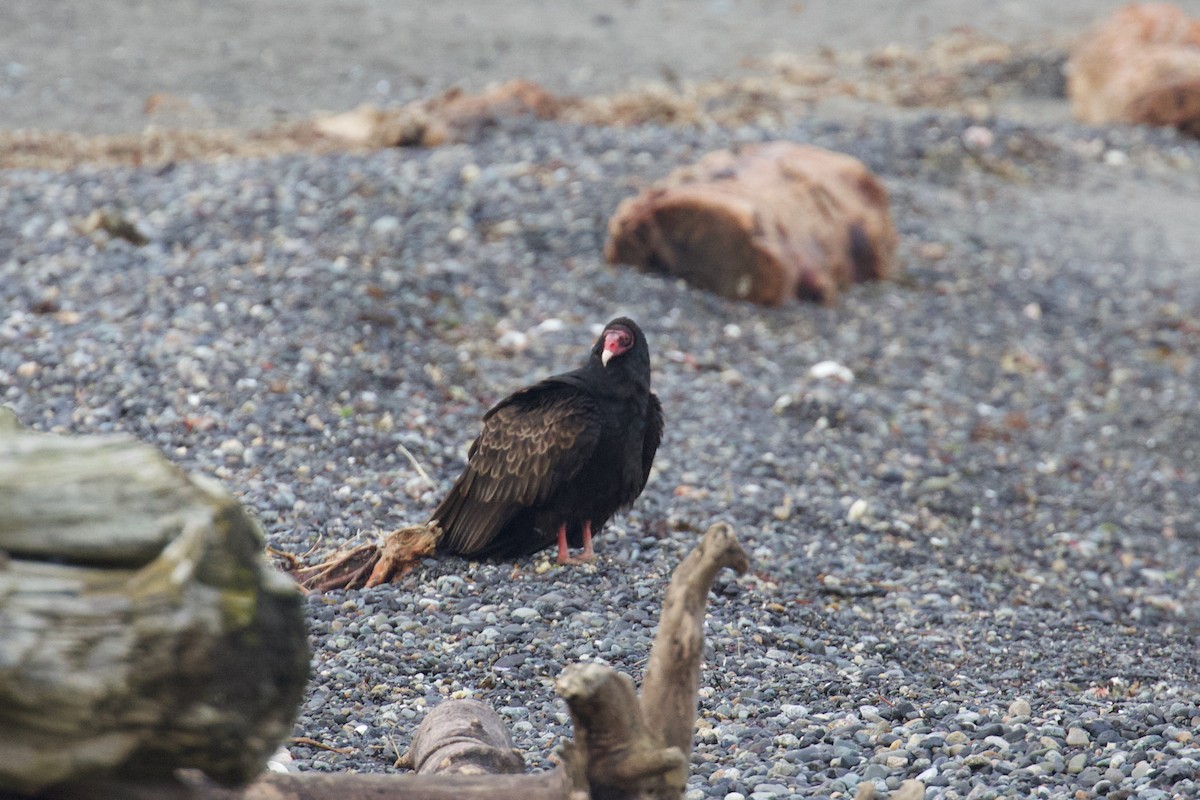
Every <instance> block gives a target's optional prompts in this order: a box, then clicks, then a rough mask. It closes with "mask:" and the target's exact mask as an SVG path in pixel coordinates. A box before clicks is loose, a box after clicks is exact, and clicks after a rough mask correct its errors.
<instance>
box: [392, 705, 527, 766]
mask: <svg viewBox="0 0 1200 800" xmlns="http://www.w3.org/2000/svg"><path fill="white" fill-rule="evenodd" d="M397 766H408V767H409V768H410V769H412V770H414V771H415V772H417V773H418V774H420V775H499V774H508V773H516V772H520V771H521V770H522V769H524V767H525V759H524V758H522V757H521V752H520V751H519V750H517V749H515V748H514V747H513V740H512V735H511V734H509V732H508V728H506V727H504V722H503V721H502V720H501V719H500V715H499V714H497V713H496V712H495V711H493V710H492V709H491V707H490V706H486V705H484V704H483V703H480V702H479V701H478V700H458V701H455V702H453V703H442V704H441V705H438V706H435V707H434V709H433V710H432V711H430V712H429V714H427V715H426V717H425V719H423V720H421V724H420V726H418V728H417V732H416V733H415V734H413V741H412V745H411V746H410V747H409V749H408V752H407V753H406V754H405V755H404V756H403V757H402V758H401V759H400V760H399V761H398V762H397Z"/></svg>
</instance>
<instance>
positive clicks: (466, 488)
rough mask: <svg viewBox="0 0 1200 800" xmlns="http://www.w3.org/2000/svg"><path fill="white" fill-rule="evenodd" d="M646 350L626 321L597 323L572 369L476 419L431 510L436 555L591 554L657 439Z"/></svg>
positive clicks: (637, 489)
mask: <svg viewBox="0 0 1200 800" xmlns="http://www.w3.org/2000/svg"><path fill="white" fill-rule="evenodd" d="M662 431H663V417H662V406H661V405H660V404H659V402H658V398H657V397H656V396H655V395H654V394H653V393H652V392H651V391H650V348H649V346H648V345H647V344H646V337H645V335H644V334H643V333H642V329H641V328H639V327H638V326H637V324H636V323H634V321H633V320H631V319H627V318H625V317H618V318H617V319H614V320H613V321H612V322H610V323H608V325H606V326H605V327H604V332H603V333H601V334H600V338H599V339H597V340H596V343H595V345H593V346H592V350H591V354H590V355H589V356H588V360H587V362H586V363H585V364H584V365H583V366H581V367H580V368H579V369H576V370H572V371H571V372H564V373H563V374H561V375H554V376H552V377H549V378H546V379H545V380H543V381H540V382H538V383H535V384H534V385H532V386H529V387H527V388H525V389H521V390H520V391H518V392H516V393H514V394H511V395H509V396H508V397H506V398H504V399H503V400H501V401H500V402H499V403H497V404H496V405H495V406H494V407H493V408H492V409H491V410H490V411H488V412H487V414H485V415H484V417H483V432H482V433H480V434H479V438H477V439H476V440H475V442H474V443H473V444H472V445H471V449H470V451H469V453H468V455H467V462H468V463H467V468H466V469H465V470H464V471H463V474H462V475H461V476H459V478H458V480H457V481H455V483H454V486H453V487H451V489H450V492H449V494H447V495H446V497H445V499H444V500H442V502H441V504H440V505H439V506H438V507H437V509H436V510H435V511H434V512H433V517H432V520H431V521H432V522H436V523H437V524H438V525H439V526H440V527H441V529H442V538H441V541H440V544H439V549H440V550H442V551H443V552H448V553H457V554H459V555H464V556H473V557H479V558H505V557H510V556H523V555H529V554H531V553H536V552H537V551H539V550H544V549H546V548H547V547H550V546H551V545H553V544H554V543H555V542H556V541H557V543H558V563H560V564H567V563H573V561H574V560H573V559H571V558H569V557H568V552H567V545H568V543H569V544H570V545H571V546H573V547H579V546H580V545H581V544H582V546H583V556H582V559H581V560H585V561H586V560H591V559H593V558H595V554H594V553H593V552H592V534H593V533H594V532H599V531H600V530H601V529H602V528H603V527H604V524H605V523H606V522H608V520H609V517H611V516H612V515H613V514H614V513H615V512H616V511H617V510H618V509H620V508H624V507H626V506H629V505H630V504H631V503H632V502H633V501H634V500H635V499H636V498H637V496H638V495H639V494H641V493H642V489H643V488H644V487H645V486H646V479H647V478H648V477H649V475H650V465H651V464H652V463H653V461H654V453H655V451H656V450H657V449H658V443H659V442H660V441H661V440H662Z"/></svg>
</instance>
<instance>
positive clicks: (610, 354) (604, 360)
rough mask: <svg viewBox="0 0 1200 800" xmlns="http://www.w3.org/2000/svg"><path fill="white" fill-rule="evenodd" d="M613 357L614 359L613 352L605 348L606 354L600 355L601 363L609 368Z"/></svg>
mask: <svg viewBox="0 0 1200 800" xmlns="http://www.w3.org/2000/svg"><path fill="white" fill-rule="evenodd" d="M612 357H613V351H612V350H609V349H608V348H607V347H606V348H604V352H603V353H601V354H600V363H601V364H603V365H604V366H606V367H607V366H608V362H609V359H611V358H612Z"/></svg>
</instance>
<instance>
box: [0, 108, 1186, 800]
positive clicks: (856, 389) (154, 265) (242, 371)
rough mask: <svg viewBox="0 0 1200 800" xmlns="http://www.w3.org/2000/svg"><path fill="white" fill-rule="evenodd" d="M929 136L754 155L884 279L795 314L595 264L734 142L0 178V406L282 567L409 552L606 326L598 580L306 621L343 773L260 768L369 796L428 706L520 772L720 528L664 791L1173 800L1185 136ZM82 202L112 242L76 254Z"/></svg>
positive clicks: (422, 585)
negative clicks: (866, 214)
mask: <svg viewBox="0 0 1200 800" xmlns="http://www.w3.org/2000/svg"><path fill="white" fill-rule="evenodd" d="M971 124H972V123H970V122H968V121H965V120H961V119H957V118H951V117H937V116H915V117H912V118H910V119H907V120H904V121H896V120H888V119H884V118H877V119H870V120H863V121H861V122H859V123H857V124H854V125H846V124H842V123H836V122H822V121H820V120H819V119H814V120H810V121H806V122H803V123H798V124H795V125H793V126H792V127H790V128H788V129H787V130H785V131H783V132H782V135H784V136H786V137H788V138H791V139H795V140H799V141H806V142H812V143H815V144H818V145H821V146H825V147H831V148H836V149H839V150H844V151H846V152H849V153H852V154H854V155H856V156H858V157H860V158H862V159H864V160H865V161H866V162H867V163H868V164H869V165H870V166H871V167H872V168H873V169H874V170H876V171H877V172H878V173H879V174H880V175H881V176H882V177H883V179H884V180H885V181H886V182H887V184H888V186H889V188H890V190H891V192H892V196H893V203H894V214H895V217H896V219H897V222H898V226H899V228H900V230H901V234H902V246H901V248H902V250H901V257H902V264H903V267H904V273H903V276H902V277H901V279H900V280H898V281H896V282H891V283H886V284H880V285H871V286H865V287H860V288H857V289H855V290H854V291H852V292H850V293H849V294H847V295H846V296H845V298H844V302H843V303H842V304H841V305H840V306H839V307H837V308H834V309H827V308H819V307H814V306H808V305H793V306H789V307H785V308H781V309H774V310H764V309H760V308H755V307H751V306H747V305H740V304H736V303H732V302H727V301H724V300H720V299H717V298H714V297H711V296H707V295H704V294H702V293H699V292H697V291H694V290H692V289H689V288H687V287H685V286H683V285H681V284H678V283H675V282H670V281H664V280H661V279H659V278H657V277H653V276H646V275H642V274H639V273H636V272H634V271H632V270H628V269H624V268H614V267H609V266H606V265H604V264H602V263H601V261H600V259H599V256H598V254H599V252H600V249H601V244H602V232H603V230H604V223H605V221H606V218H607V215H608V214H609V213H610V212H611V210H612V209H613V208H614V207H615V205H616V203H617V202H618V201H619V200H620V199H621V198H622V197H624V196H626V195H627V194H629V193H631V192H632V191H634V190H636V189H637V188H639V187H640V186H642V185H643V184H645V183H646V182H647V181H650V180H652V179H654V178H656V177H659V176H660V175H662V174H664V173H665V172H666V171H667V170H669V169H670V168H672V167H674V166H676V165H679V164H683V163H686V162H689V161H691V160H693V159H694V158H695V157H697V156H698V155H699V154H700V153H702V152H704V151H706V150H708V149H711V148H713V147H718V146H725V145H728V144H730V143H731V142H735V141H749V140H756V139H761V138H765V137H766V136H767V135H768V132H765V131H760V130H755V129H750V128H747V129H742V130H738V131H735V132H732V133H731V132H725V131H710V132H696V131H685V130H678V129H666V128H659V127H643V128H636V129H627V130H621V129H611V128H578V127H571V126H566V125H560V124H554V123H537V124H531V125H519V124H514V125H510V126H508V127H506V128H503V129H501V130H499V131H497V132H496V133H495V134H494V135H492V136H491V137H489V138H488V139H486V140H485V141H483V142H481V143H479V144H477V145H475V146H454V147H446V148H441V149H437V150H432V151H384V152H379V153H375V154H372V155H368V156H345V157H336V156H325V157H319V158H318V157H301V156H293V157H286V158H279V159H275V160H261V161H251V162H229V163H219V164H201V163H179V164H175V165H173V166H171V167H169V168H163V169H158V170H127V169H109V170H96V169H79V170H76V171H73V172H68V173H50V172H35V171H26V172H18V171H14V172H9V173H6V174H5V175H4V177H3V181H0V302H2V303H3V309H4V314H3V319H2V320H0V341H2V346H0V386H3V387H4V388H3V390H2V392H0V400H2V401H3V402H4V403H6V404H9V405H11V406H12V407H13V408H14V409H15V410H16V411H17V413H18V414H19V416H20V417H21V418H22V419H23V420H24V421H25V422H26V423H27V424H28V425H30V426H32V427H34V428H37V429H40V430H49V431H61V432H104V431H124V432H129V433H132V434H133V435H135V436H137V437H138V438H139V439H141V440H143V441H146V442H150V443H153V444H155V445H157V446H159V447H160V448H162V449H163V450H164V451H165V452H166V453H167V454H168V455H169V456H170V457H171V458H172V459H174V460H175V461H176V462H178V463H179V464H181V465H182V466H184V467H186V468H187V469H189V470H195V471H199V472H203V473H208V474H213V475H216V476H217V477H218V478H220V479H221V480H222V481H223V482H224V483H225V484H226V485H227V486H229V487H230V488H231V489H232V490H233V491H234V492H235V493H237V494H238V495H239V496H240V497H241V498H242V499H243V501H244V502H245V503H246V504H247V505H248V506H249V507H250V508H251V509H253V510H254V512H255V513H256V514H257V515H258V517H259V519H260V520H262V522H263V524H264V526H265V528H266V530H267V532H268V538H269V540H270V543H271V544H272V545H273V546H275V547H277V548H281V549H286V550H290V551H293V552H298V553H302V552H305V551H307V550H309V549H310V548H317V550H318V551H320V550H324V549H328V548H330V547H332V546H335V545H338V544H341V543H344V542H346V541H349V540H352V539H354V538H355V537H365V536H370V535H372V532H374V531H378V530H387V529H390V528H393V527H396V526H398V525H400V524H403V523H408V522H417V521H420V520H422V519H424V518H425V517H426V516H427V514H428V513H429V511H430V510H431V508H432V507H433V505H434V504H435V503H436V501H437V499H438V498H439V496H440V493H441V492H442V491H444V490H445V488H446V487H447V486H448V484H449V482H450V480H451V479H452V478H453V477H454V475H455V474H457V472H458V470H459V469H460V468H461V465H462V463H463V457H464V448H465V445H466V444H467V442H468V441H469V439H470V438H471V437H472V436H473V435H474V433H475V431H476V430H477V421H478V418H479V416H480V415H481V414H482V412H483V411H484V410H485V409H486V408H487V407H488V406H489V405H490V404H491V403H493V402H494V401H495V400H497V399H498V398H499V397H501V396H503V395H504V394H505V393H507V392H508V391H510V390H512V389H513V388H515V387H518V386H520V385H522V384H524V383H526V382H528V381H531V380H533V379H535V378H537V377H539V376H542V375H545V374H547V373H549V372H551V371H554V370H557V369H562V368H565V367H568V366H571V365H573V364H574V363H576V361H577V360H578V359H580V358H581V357H582V354H583V353H584V352H585V351H586V348H587V346H588V344H589V342H590V341H591V339H592V337H593V336H594V335H595V332H596V330H597V327H596V326H597V325H599V324H602V323H603V322H604V321H605V320H607V319H608V318H610V317H612V316H614V315H615V314H617V313H627V314H629V315H630V316H632V317H634V318H635V319H637V320H639V321H640V322H641V324H642V325H643V327H644V328H645V330H646V332H647V336H648V337H649V338H650V342H651V347H652V352H653V356H654V382H655V383H654V388H655V390H656V391H657V392H658V394H659V395H660V397H661V398H662V401H663V405H664V407H665V411H666V415H667V431H666V437H665V440H664V443H663V446H662V449H661V450H660V456H659V459H658V462H657V465H656V469H655V472H654V474H653V476H652V478H651V481H650V484H649V486H648V488H647V490H646V492H645V494H644V495H643V497H642V498H641V499H640V500H639V501H638V503H637V505H636V506H635V508H634V509H633V511H632V512H631V513H629V514H628V515H625V516H623V517H621V518H619V519H618V520H617V522H616V524H615V525H612V526H610V528H609V529H608V530H607V531H606V532H605V533H604V534H603V535H602V536H601V537H600V538H599V539H598V541H597V548H598V551H599V553H600V559H599V562H598V563H597V565H596V566H595V567H594V568H557V567H549V565H548V564H544V563H543V560H540V559H536V558H535V559H527V560H523V561H518V562H516V563H501V564H476V563H469V562H466V561H463V560H459V559H446V560H442V561H437V562H430V563H428V564H426V565H424V566H423V567H422V568H420V569H418V570H417V571H415V572H414V573H412V574H410V575H409V576H407V577H406V578H404V579H403V580H402V581H401V582H400V583H398V584H396V585H393V586H388V587H384V588H380V589H375V590H370V591H364V592H350V593H345V594H330V595H325V596H313V597H311V598H310V600H309V608H310V611H311V626H312V642H313V646H314V650H315V654H316V655H315V661H314V678H313V682H312V687H311V691H310V694H309V697H308V699H307V700H306V702H305V704H304V707H303V711H302V716H301V718H300V720H299V722H298V724H297V728H296V733H297V735H302V736H307V737H311V738H312V739H315V740H317V741H320V742H322V743H324V744H327V745H330V746H333V747H337V748H345V752H332V751H327V750H322V749H310V748H309V747H306V746H301V745H296V746H293V747H292V748H291V757H292V759H293V761H292V765H293V767H294V768H298V769H316V770H365V771H388V770H390V769H392V767H391V764H392V761H393V760H394V759H395V757H396V751H397V750H400V751H403V749H404V747H405V745H406V742H407V739H408V737H409V736H410V734H411V731H412V730H413V728H414V727H415V724H416V723H417V722H418V721H419V719H420V718H421V717H422V715H423V714H424V713H425V711H426V710H427V709H428V708H429V707H431V706H432V705H433V704H435V703H436V702H438V701H440V700H442V699H444V698H447V697H456V696H471V697H476V698H479V699H482V700H484V701H486V702H489V703H491V704H493V705H495V706H496V707H497V708H499V709H500V711H501V713H502V714H503V715H504V716H505V717H506V718H507V719H508V720H509V722H510V723H511V724H512V728H513V731H514V734H515V736H516V739H517V742H518V745H519V747H520V748H521V749H522V750H523V751H524V752H525V754H526V756H527V759H528V761H529V763H530V765H531V766H532V767H535V768H542V767H546V766H548V763H549V762H548V760H547V759H548V757H549V755H550V753H551V751H552V748H553V747H554V744H555V743H556V742H557V741H558V740H560V739H561V737H563V736H564V735H566V734H567V733H568V732H569V726H568V721H567V717H566V714H565V709H564V707H563V706H562V705H561V703H560V702H559V701H557V699H556V698H555V697H554V695H553V691H552V688H551V684H552V681H553V679H554V677H555V676H556V675H557V674H558V672H559V671H560V670H561V669H562V668H563V667H564V666H565V665H566V664H569V663H571V662H574V661H579V660H586V659H602V660H604V661H605V662H607V663H610V664H613V665H615V666H617V667H618V668H620V669H623V670H626V671H628V672H629V673H630V674H631V675H633V676H634V677H635V678H638V677H640V673H641V670H642V668H643V665H644V659H645V657H646V654H647V650H648V643H649V641H650V638H651V636H652V634H653V632H654V625H655V622H656V617H657V612H658V608H659V603H660V601H661V597H662V592H663V589H664V585H665V579H666V577H667V576H668V575H669V573H670V571H671V569H673V567H674V565H675V564H676V563H677V562H678V561H679V559H680V558H681V557H682V555H683V554H684V553H685V552H686V551H687V550H688V549H689V547H690V546H691V545H692V543H693V542H694V541H695V539H696V537H697V535H698V534H699V533H700V532H702V531H703V530H704V529H705V528H706V527H707V525H708V524H709V523H710V522H712V521H714V520H716V519H725V520H728V521H729V522H731V523H732V524H733V525H734V527H735V529H736V530H737V532H738V534H739V536H740V538H741V539H742V541H743V543H744V544H745V545H746V547H747V549H748V551H749V552H751V554H752V558H753V561H754V569H755V573H754V574H753V575H752V576H750V577H747V578H745V579H742V580H733V579H731V578H730V579H726V580H724V581H722V582H720V583H719V586H718V590H717V591H716V592H715V593H714V595H713V597H712V600H711V607H710V611H711V615H710V620H709V643H710V653H709V658H708V666H707V668H706V671H705V677H704V683H705V688H704V689H703V690H702V701H701V709H700V714H701V718H700V723H699V724H700V728H699V731H698V746H697V749H696V753H695V758H694V773H693V776H692V779H691V783H690V784H689V797H693V798H700V797H716V798H733V800H736V798H737V796H738V795H741V796H745V797H755V798H766V797H771V796H814V797H823V796H828V797H838V796H848V795H853V793H854V792H855V791H856V785H857V784H859V783H861V782H863V781H871V782H874V783H875V785H876V787H877V789H878V790H879V791H880V794H879V796H882V795H883V792H884V791H885V790H887V789H893V788H895V787H897V786H898V785H899V783H900V782H901V781H902V780H903V779H906V778H913V777H916V778H919V779H920V780H922V781H923V782H924V784H925V786H926V787H927V796H928V797H944V798H963V797H970V798H972V799H973V800H979V799H980V798H986V797H993V796H1006V797H1007V796H1012V797H1064V798H1065V797H1092V796H1102V795H1105V794H1106V793H1107V794H1108V796H1113V795H1112V794H1111V792H1113V791H1123V792H1127V794H1125V795H1123V796H1136V797H1139V798H1165V797H1189V796H1194V793H1195V792H1196V791H1197V790H1198V789H1197V783H1196V781H1197V780H1200V776H1198V775H1197V770H1200V761H1198V759H1200V743H1197V742H1196V741H1195V740H1194V737H1195V736H1196V735H1197V734H1198V733H1200V707H1198V703H1200V692H1198V691H1197V688H1196V687H1197V682H1198V680H1200V668H1198V662H1197V659H1196V648H1197V628H1196V614H1197V611H1198V609H1197V597H1200V554H1198V553H1197V543H1198V540H1200V517H1198V511H1197V505H1196V500H1195V498H1196V497H1197V495H1198V494H1200V474H1198V471H1197V468H1196V464H1197V453H1198V452H1200V360H1198V356H1200V323H1198V314H1197V310H1198V309H1200V264H1197V263H1196V262H1195V261H1194V260H1192V258H1191V254H1192V253H1194V252H1196V250H1197V246H1198V245H1200V226H1194V227H1192V228H1191V238H1190V239H1188V238H1186V237H1184V238H1181V237H1180V236H1179V235H1178V234H1179V231H1180V229H1181V227H1186V226H1180V225H1178V224H1175V225H1171V224H1170V222H1171V220H1176V221H1178V220H1180V219H1186V220H1196V219H1200V191H1198V190H1200V143H1197V142H1195V141H1189V140H1186V139H1183V138H1180V137H1178V136H1176V135H1174V134H1172V133H1170V132H1164V131H1151V130H1141V129H1114V130H1110V131H1099V130H1094V129H1087V128H1081V127H1074V126H1046V127H1040V128H1027V127H1018V126H1013V125H1006V124H1004V123H996V124H994V125H992V126H990V127H989V128H988V129H987V132H988V134H989V136H984V135H982V134H981V133H980V129H979V128H975V129H970V126H971ZM771 135H775V134H774V133H771ZM964 142H967V143H968V144H964ZM980 142H985V143H986V142H990V145H989V146H987V147H986V148H980V146H979V144H980ZM972 148H975V149H972ZM114 203H115V204H119V205H120V206H122V207H123V208H124V213H125V214H126V216H127V217H128V218H129V219H130V220H132V221H133V222H135V223H136V225H137V226H138V228H139V229H140V230H141V231H142V233H144V234H145V235H146V237H147V238H148V239H149V242H148V243H147V244H145V245H144V246H140V247H139V246H135V245H134V244H131V243H129V242H127V241H125V240H123V239H120V238H115V239H109V238H108V236H107V235H106V234H103V233H93V234H91V235H83V234H81V233H80V225H81V223H82V221H83V220H84V219H85V218H86V217H87V216H88V215H89V214H90V213H91V212H92V211H93V210H95V209H96V208H98V207H101V206H108V205H112V204H114ZM1168 231H1169V232H1170V235H1168ZM824 360H833V361H836V362H838V363H840V364H842V365H844V366H845V367H847V368H849V369H850V370H851V371H852V372H853V373H854V376H855V379H854V380H853V381H852V382H848V383H844V382H839V381H836V380H831V379H822V378H816V377H813V376H812V375H811V374H810V369H811V367H812V366H813V365H814V364H816V363H818V362H821V361H824ZM405 450H407V451H408V452H409V453H411V454H412V455H413V456H414V457H415V459H416V460H417V461H418V462H419V463H420V464H421V465H422V466H423V468H424V470H426V471H427V472H428V474H429V475H430V476H431V477H432V478H433V480H434V483H436V486H431V485H429V484H428V483H427V482H426V481H425V480H424V479H423V478H422V477H421V475H420V474H419V473H418V471H417V470H416V469H415V468H414V467H413V465H412V464H411V463H410V461H409V460H408V459H407V457H406V455H405V453H404V451H405Z"/></svg>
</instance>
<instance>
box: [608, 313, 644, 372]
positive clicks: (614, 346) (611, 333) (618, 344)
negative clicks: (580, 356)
mask: <svg viewBox="0 0 1200 800" xmlns="http://www.w3.org/2000/svg"><path fill="white" fill-rule="evenodd" d="M600 340H601V342H602V344H601V349H600V363H601V364H603V365H604V366H606V367H607V366H608V362H609V361H611V360H613V359H614V358H616V357H617V356H620V355H624V354H625V353H626V352H628V351H629V349H630V348H632V347H633V344H634V342H636V341H637V337H636V336H635V335H634V333H633V331H631V330H630V329H629V326H628V325H625V324H623V323H621V322H617V321H613V322H610V323H609V324H608V327H607V328H605V329H604V333H603V334H601V336H600Z"/></svg>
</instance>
